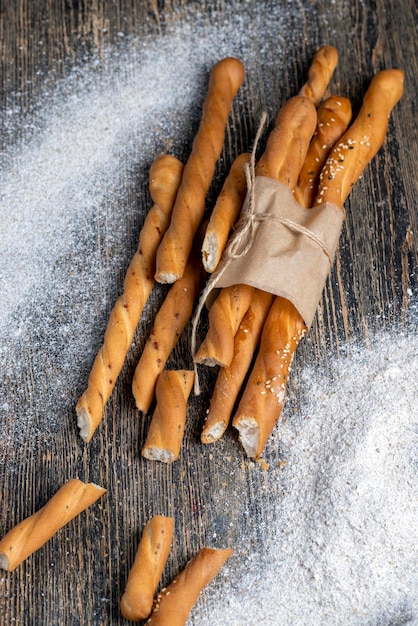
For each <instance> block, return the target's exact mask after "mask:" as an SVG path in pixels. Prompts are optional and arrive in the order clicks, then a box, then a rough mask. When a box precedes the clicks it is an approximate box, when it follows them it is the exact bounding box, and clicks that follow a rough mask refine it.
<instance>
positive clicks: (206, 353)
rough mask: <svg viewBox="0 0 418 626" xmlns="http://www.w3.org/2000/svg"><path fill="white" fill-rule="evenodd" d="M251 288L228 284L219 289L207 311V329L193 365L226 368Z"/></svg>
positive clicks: (249, 297) (249, 298) (247, 303)
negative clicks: (199, 364) (228, 285)
mask: <svg viewBox="0 0 418 626" xmlns="http://www.w3.org/2000/svg"><path fill="white" fill-rule="evenodd" d="M253 292H254V287H250V286H249V285H232V286H231V287H225V288H224V289H221V290H220V292H219V295H218V297H217V298H216V300H215V301H214V303H213V304H212V306H211V307H210V309H209V330H208V332H207V334H206V337H205V340H204V341H203V342H202V344H201V346H200V348H199V350H198V351H197V352H196V355H195V357H194V362H195V363H201V364H204V365H208V366H210V367H213V366H215V365H220V366H222V367H226V366H228V365H230V364H231V361H232V358H233V355H234V336H235V333H236V332H237V330H238V328H239V325H240V324H241V321H242V318H243V317H244V315H245V312H246V311H247V309H248V307H249V306H250V302H251V298H252V295H253Z"/></svg>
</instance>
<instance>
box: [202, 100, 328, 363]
mask: <svg viewBox="0 0 418 626" xmlns="http://www.w3.org/2000/svg"><path fill="white" fill-rule="evenodd" d="M315 127H316V109H315V106H314V105H313V103H312V102H311V101H310V100H309V99H307V98H304V97H302V96H295V97H294V98H291V99H290V100H288V101H287V102H286V103H285V104H284V105H283V107H282V108H281V110H280V112H279V114H278V115H277V117H276V123H275V128H274V129H273V130H272V132H271V133H270V135H269V137H268V140H267V145H266V149H265V152H264V153H263V154H262V156H261V157H260V160H259V162H258V163H257V166H256V175H257V176H268V177H270V178H275V179H276V180H278V181H279V182H281V183H284V184H287V185H288V186H289V187H290V189H293V188H294V186H295V185H296V182H297V179H298V175H299V172H300V170H301V167H302V164H303V162H304V160H305V157H306V152H307V150H308V146H309V142H310V140H311V137H312V135H313V133H314V131H315ZM253 290H254V288H253V287H251V286H249V285H239V286H237V285H236V286H232V287H225V288H224V289H222V290H221V292H220V295H219V296H218V298H217V299H216V300H215V302H214V303H213V305H212V307H211V309H210V312H209V329H208V332H207V335H206V337H205V340H204V341H203V342H202V344H201V346H200V348H199V350H198V351H197V353H196V355H195V362H196V363H204V364H205V365H209V366H210V365H221V366H223V367H229V366H230V365H231V361H232V358H233V354H234V336H235V333H236V331H237V329H238V327H239V324H240V323H241V320H242V318H243V316H244V314H245V312H246V311H247V309H248V306H249V303H250V300H251V297H252V294H253Z"/></svg>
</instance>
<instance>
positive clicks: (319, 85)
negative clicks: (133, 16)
mask: <svg viewBox="0 0 418 626" xmlns="http://www.w3.org/2000/svg"><path fill="white" fill-rule="evenodd" d="M337 61H338V54H337V51H336V49H335V48H334V47H332V46H323V47H321V48H320V49H319V50H318V52H317V53H316V54H315V55H314V58H313V61H312V64H311V67H310V68H309V71H308V76H307V81H306V83H305V84H304V85H303V87H302V88H301V90H300V92H299V94H298V95H296V96H295V97H293V98H291V99H290V100H288V101H287V102H286V103H285V104H284V105H283V106H282V108H281V110H280V111H279V113H278V115H277V117H276V120H275V125H274V128H273V130H272V131H271V133H270V134H269V136H268V138H267V143H266V148H265V150H264V152H263V154H262V155H261V156H260V158H259V159H258V160H257V158H256V148H257V146H258V141H259V137H257V138H256V141H255V148H254V150H253V152H252V153H251V154H248V153H243V154H240V155H238V156H237V158H236V159H235V161H234V162H233V163H232V166H231V168H230V171H229V173H228V175H227V177H226V179H225V182H224V185H223V188H222V191H221V193H220V195H219V197H218V199H217V201H216V203H215V206H214V208H213V211H212V214H211V217H210V219H209V222H208V223H207V225H206V226H205V232H204V237H203V244H201V243H200V241H201V238H202V235H201V232H199V231H200V230H201V228H202V218H203V216H204V212H205V200H206V196H207V192H208V190H209V187H210V185H211V183H212V179H213V176H214V171H215V167H216V163H217V160H218V158H219V156H220V154H221V151H222V147H223V143H224V135H225V129H226V125H227V122H228V117H229V115H230V112H231V108H232V103H233V100H234V98H235V95H236V94H237V92H238V90H239V88H240V86H241V84H242V82H243V79H244V67H243V64H242V63H241V61H239V60H238V59H235V58H227V59H223V60H221V61H220V62H219V63H217V64H216V65H215V66H214V68H213V69H212V71H211V74H210V80H209V88H208V93H207V97H206V100H205V102H204V106H203V111H202V117H201V122H200V125H199V128H198V131H197V134H196V136H195V139H194V142H193V146H192V150H191V153H190V156H189V158H188V160H187V162H186V163H185V165H184V166H183V164H181V163H180V162H178V161H177V160H176V159H175V158H174V157H169V156H165V157H161V158H159V159H157V160H156V162H155V163H154V164H153V167H152V168H151V175H150V192H151V196H152V198H153V201H154V206H153V208H152V210H151V211H150V212H149V214H148V216H147V218H146V220H145V223H144V227H143V229H142V232H141V234H140V242H139V247H138V251H137V253H136V255H135V257H134V259H133V260H132V263H131V265H130V267H129V269H128V273H127V276H126V279H125V284H124V293H123V294H122V296H121V297H120V298H119V300H118V302H117V303H116V305H115V307H114V309H113V311H112V314H111V318H110V320H109V324H108V327H107V330H106V333H105V338H104V343H103V346H102V348H101V349H100V351H99V354H98V355H97V357H96V360H95V362H94V365H93V369H92V371H91V374H90V377H89V382H88V387H87V389H86V391H85V392H84V394H83V395H82V397H81V398H80V400H79V402H78V404H77V407H76V410H77V415H78V424H79V427H80V432H81V436H82V437H83V438H84V439H85V440H86V441H88V440H89V439H90V438H91V437H92V435H93V433H94V430H95V429H96V428H97V426H98V424H99V423H100V420H101V419H102V415H103V411H104V407H105V404H106V402H107V400H108V399H109V397H110V394H111V392H112V389H113V387H114V385H115V381H116V378H117V376H118V374H119V372H120V370H121V368H122V365H123V362H124V359H125V356H126V354H127V351H128V349H129V346H130V344H131V341H132V338H133V334H134V332H135V328H136V326H137V324H138V322H139V319H140V316H141V313H142V310H143V308H144V305H145V302H146V300H147V298H148V296H149V294H150V292H151V289H152V288H153V285H154V282H155V281H156V282H160V283H169V284H170V285H171V286H170V288H169V291H168V292H167V296H166V298H165V300H164V302H163V304H162V306H161V308H160V310H159V311H158V312H157V315H156V317H155V320H154V325H153V328H152V331H151V333H150V336H149V338H148V341H147V342H146V345H145V348H144V350H143V353H142V355H141V357H140V359H139V362H138V365H137V368H136V371H135V375H134V379H133V385H132V390H133V395H134V398H135V402H136V406H137V408H138V409H139V410H140V411H143V412H147V411H149V409H150V407H151V406H152V404H153V402H154V400H155V396H157V406H156V408H155V411H154V414H153V417H152V422H151V427H150V431H149V436H148V438H147V441H146V443H145V445H144V448H143V455H144V456H145V457H146V458H148V459H156V460H160V461H163V462H171V461H173V460H175V459H176V458H178V455H179V452H180V447H181V440H182V436H183V432H184V424H185V419H186V412H187V401H188V398H189V394H190V393H191V388H192V384H193V378H194V383H195V392H196V393H198V392H199V384H198V383H199V380H198V375H197V374H198V372H199V369H198V367H197V366H198V365H206V366H219V373H218V378H217V381H216V384H215V387H214V390H213V394H212V397H211V401H210V406H209V409H208V412H207V417H206V421H205V424H204V427H203V431H202V435H201V440H202V442H203V443H210V442H214V441H216V440H217V439H219V438H220V437H221V436H222V434H223V433H224V431H225V429H226V428H227V426H228V424H229V423H230V421H231V418H232V417H233V419H232V425H233V426H234V427H235V428H236V429H237V430H238V432H239V438H240V441H241V443H242V445H243V447H244V450H245V452H246V454H247V455H248V456H249V457H254V458H258V457H259V456H260V455H261V453H262V451H263V449H264V446H265V443H266V441H267V438H268V437H269V435H270V433H271V431H272V429H273V427H274V425H275V424H276V422H277V420H278V418H279V417H280V414H281V411H282V407H283V403H284V400H285V395H286V384H287V380H288V377H289V373H290V369H291V363H292V359H293V356H294V353H295V350H296V348H297V346H298V344H299V342H300V340H301V338H302V337H303V336H304V335H305V334H306V332H307V331H308V329H309V327H310V326H311V324H312V321H313V319H314V317H315V314H316V310H317V307H318V303H319V301H320V298H321V294H322V291H323V288H324V285H325V282H326V278H327V276H328V274H329V271H330V269H331V267H332V264H333V260H334V256H335V252H336V249H337V247H338V240H339V235H340V231H341V227H342V224H343V220H344V217H345V215H344V208H343V206H344V202H345V200H346V198H347V196H348V194H349V193H350V191H351V189H352V187H353V186H354V184H355V182H356V181H357V179H358V178H359V176H360V175H361V174H362V172H363V170H364V168H365V167H366V165H367V164H368V163H369V162H370V161H371V159H372V158H373V157H374V155H375V154H376V152H377V151H378V150H379V148H380V146H381V145H382V143H383V141H384V138H385V134H386V129H387V124H388V118H389V114H390V112H391V110H392V108H393V107H394V106H395V104H396V103H397V102H398V100H399V99H400V97H401V94H402V89H403V72H402V71H401V70H384V71H381V72H379V73H378V74H377V75H376V76H375V77H374V78H373V80H372V81H371V84H370V86H369V88H368V90H367V92H366V94H365V96H364V99H363V103H362V106H361V109H360V111H359V114H358V115H357V118H356V119H355V120H354V121H353V122H352V123H351V125H350V121H351V105H350V102H349V100H348V99H347V98H344V97H342V96H340V95H328V93H327V92H328V90H329V83H330V80H331V78H332V75H333V73H334V70H335V68H336V65H337ZM261 132H262V128H261V129H260V136H261ZM208 274H209V275H210V278H209V280H208V281H207V283H206V285H205V286H204V281H205V279H206V278H207V276H208ZM202 289H203V291H202ZM199 294H200V295H201V298H200V303H199V306H198V308H197V312H196V306H195V305H196V299H197V297H198V296H199ZM209 295H210V297H211V300H213V296H214V295H216V298H215V299H214V301H213V303H212V304H211V307H210V310H209V316H208V317H209V327H208V332H207V334H206V337H205V339H204V341H203V342H202V344H201V345H200V347H199V349H198V350H196V345H195V344H196V334H197V333H196V329H197V325H198V323H199V319H200V314H201V310H202V307H203V306H204V304H205V302H208V301H209V300H208V296H209ZM193 312H195V317H194V321H193V326H192V338H191V344H192V352H193V360H194V372H193V371H190V370H183V369H182V370H178V371H176V370H169V371H167V369H166V368H167V361H168V359H169V357H170V354H171V352H172V351H173V349H174V347H175V345H176V343H177V341H178V340H179V338H180V336H181V334H182V333H183V331H184V329H185V328H186V326H187V325H188V322H189V321H190V319H191V317H192V315H193ZM245 381H246V382H245ZM236 406H237V409H236V411H235V414H234V415H233V411H234V407H236Z"/></svg>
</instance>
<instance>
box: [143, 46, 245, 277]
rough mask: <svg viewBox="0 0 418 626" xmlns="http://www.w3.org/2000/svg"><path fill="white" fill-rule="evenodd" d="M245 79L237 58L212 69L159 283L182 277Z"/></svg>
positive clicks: (162, 250)
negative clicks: (239, 90) (229, 121)
mask: <svg viewBox="0 0 418 626" xmlns="http://www.w3.org/2000/svg"><path fill="white" fill-rule="evenodd" d="M243 80H244V66H243V64H242V63H241V61H239V60H238V59H234V58H226V59H223V60H222V61H219V63H217V64H216V65H215V66H214V68H213V69H212V72H211V75H210V81H209V89H208V94H207V97H206V101H205V103H204V106H203V112H202V119H201V122H200V125H199V129H198V131H197V134H196V136H195V139H194V142H193V147H192V151H191V154H190V156H189V158H188V160H187V163H186V165H185V168H184V173H183V179H182V183H181V186H180V189H179V191H178V194H177V198H176V203H175V205H174V209H173V215H172V218H171V222H170V226H169V228H168V230H167V232H166V233H165V235H164V238H163V241H162V242H161V245H160V246H159V248H158V252H157V268H156V274H155V277H156V280H157V281H158V282H161V283H173V282H174V281H176V280H178V279H179V278H180V277H181V276H182V275H183V272H184V270H185V267H186V264H187V260H188V258H189V254H190V251H191V249H192V245H193V240H194V236H195V233H196V232H197V229H198V227H199V225H200V222H201V220H202V217H203V213H204V210H205V198H206V194H207V192H208V190H209V187H210V184H211V182H212V178H213V174H214V172H215V166H216V162H217V160H218V158H219V156H220V154H221V152H222V147H223V144H224V136H225V127H226V123H227V120H228V116H229V114H230V111H231V106H232V101H233V99H234V97H235V95H236V93H237V91H238V89H239V87H240V86H241V83H242V81H243Z"/></svg>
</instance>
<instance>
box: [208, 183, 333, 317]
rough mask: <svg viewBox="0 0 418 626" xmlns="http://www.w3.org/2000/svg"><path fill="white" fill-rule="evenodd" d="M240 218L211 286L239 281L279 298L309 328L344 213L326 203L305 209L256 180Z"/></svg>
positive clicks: (285, 191)
mask: <svg viewBox="0 0 418 626" xmlns="http://www.w3.org/2000/svg"><path fill="white" fill-rule="evenodd" d="M249 204H253V206H251V207H250V208H249ZM242 215H243V217H242V218H241V220H240V223H239V224H238V226H237V230H236V232H235V234H234V236H233V239H232V240H231V244H230V245H229V246H228V247H227V249H226V251H225V253H224V256H223V259H222V261H221V263H220V266H219V269H218V270H217V272H215V275H212V278H213V279H214V280H213V284H214V287H215V288H219V287H229V286H231V285H237V284H239V283H244V284H247V285H251V286H253V287H257V288H258V289H262V290H264V291H268V292H270V293H273V294H275V295H278V296H282V297H284V298H286V299H288V300H290V301H291V302H292V304H294V306H295V307H296V309H297V310H298V311H299V313H300V315H301V316H302V318H303V320H304V322H305V324H306V326H307V327H308V328H309V327H310V326H311V324H312V322H313V319H314V317H315V313H316V309H317V307H318V303H319V301H320V298H321V294H322V291H323V289H324V286H325V281H326V278H327V276H328V274H329V271H330V269H331V266H332V263H333V261H334V256H335V252H336V249H337V246H338V240H339V236H340V232H341V227H342V224H343V221H344V211H343V210H341V209H340V208H339V207H337V206H335V205H334V204H331V203H324V204H321V205H318V206H316V207H314V208H312V209H305V208H304V207H302V206H301V205H300V204H299V203H298V202H296V200H295V199H294V197H293V194H292V192H291V191H290V190H289V188H288V187H287V186H286V185H284V184H282V183H279V182H277V181H276V180H273V179H271V178H267V177H265V176H258V177H256V178H255V180H254V183H253V189H251V190H250V191H249V193H248V194H247V198H246V201H245V204H244V207H243V211H242ZM216 275H217V276H216Z"/></svg>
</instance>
